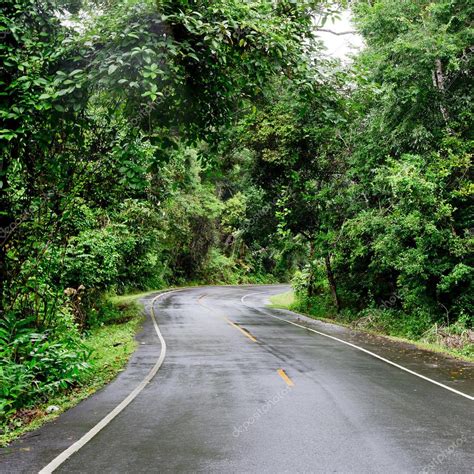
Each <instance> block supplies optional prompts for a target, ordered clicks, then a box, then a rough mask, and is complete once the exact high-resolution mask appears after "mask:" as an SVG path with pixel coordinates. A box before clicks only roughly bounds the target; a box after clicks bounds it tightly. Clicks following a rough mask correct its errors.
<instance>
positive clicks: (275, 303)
mask: <svg viewBox="0 0 474 474" xmlns="http://www.w3.org/2000/svg"><path fill="white" fill-rule="evenodd" d="M270 302H271V303H272V304H271V305H270V307H271V308H281V309H290V310H291V309H292V308H293V306H294V304H295V294H294V292H293V291H291V290H290V291H287V292H286V293H281V294H279V295H273V296H271V297H270Z"/></svg>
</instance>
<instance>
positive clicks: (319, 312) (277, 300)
mask: <svg viewBox="0 0 474 474" xmlns="http://www.w3.org/2000/svg"><path fill="white" fill-rule="evenodd" d="M270 303H271V304H270V305H269V306H270V307H271V308H279V309H287V310H289V311H293V312H295V313H299V314H302V315H304V316H307V317H309V318H312V319H315V320H321V321H324V322H328V323H331V324H337V325H339V326H344V327H347V328H351V329H352V328H353V325H352V324H350V323H349V322H348V321H341V320H338V319H337V318H336V316H335V315H332V314H329V316H328V315H327V312H326V315H323V314H324V311H323V309H324V305H321V306H320V307H318V306H316V307H315V308H314V313H311V312H307V311H304V309H302V308H301V305H300V304H299V303H298V301H297V298H296V297H295V294H294V292H293V291H288V292H286V293H281V294H278V295H273V296H271V297H270ZM356 330H357V331H359V332H362V333H364V332H365V333H367V334H374V335H377V336H384V337H386V338H388V339H390V340H392V341H396V342H404V343H409V344H413V345H415V346H416V347H419V348H420V349H424V350H428V351H431V352H437V353H439V354H443V355H447V356H450V357H454V358H456V359H460V360H463V361H467V362H474V356H473V355H471V354H469V353H466V352H462V351H459V350H457V349H451V348H448V347H446V346H444V345H441V344H436V343H432V342H427V341H423V340H414V339H409V338H406V337H400V336H399V335H393V334H390V333H389V332H386V331H385V332H384V331H376V330H373V329H369V328H356Z"/></svg>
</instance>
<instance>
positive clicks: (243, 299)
mask: <svg viewBox="0 0 474 474" xmlns="http://www.w3.org/2000/svg"><path fill="white" fill-rule="evenodd" d="M256 294H259V293H249V294H248V295H245V296H242V298H241V299H240V301H241V302H242V303H243V305H244V306H247V307H248V308H252V309H256V310H257V311H261V312H262V313H264V314H266V315H268V316H270V317H272V318H275V319H279V320H280V321H284V322H285V323H288V324H292V325H293V326H297V327H299V328H302V329H306V330H307V331H311V332H314V333H316V334H319V335H320V336H324V337H328V338H329V339H333V340H334V341H338V342H341V343H342V344H346V345H347V346H350V347H353V348H354V349H357V350H359V351H362V352H365V353H366V354H369V355H371V356H372V357H375V358H376V359H379V360H381V361H383V362H386V363H387V364H390V365H393V366H394V367H397V368H398V369H400V370H404V371H405V372H408V373H409V374H412V375H415V376H416V377H419V378H420V379H423V380H426V381H427V382H431V383H433V384H435V385H438V387H442V388H444V389H446V390H449V391H450V392H453V393H456V394H457V395H461V397H464V398H467V399H468V400H474V397H473V396H471V395H468V394H467V393H463V392H460V391H459V390H456V389H454V388H451V387H448V386H447V385H444V384H442V383H441V382H437V381H436V380H433V379H430V378H429V377H425V376H424V375H421V374H419V373H418V372H414V371H413V370H410V369H407V368H406V367H403V365H399V364H397V363H396V362H392V361H391V360H389V359H386V358H385V357H382V356H379V355H378V354H375V353H374V352H371V351H369V350H367V349H364V348H363V347H360V346H357V345H355V344H352V343H351V342H347V341H344V340H343V339H339V338H338V337H335V336H331V335H329V334H326V333H324V332H321V331H317V330H316V329H312V328H308V327H306V326H303V325H302V324H298V323H294V322H293V321H288V320H287V319H284V318H279V317H278V316H275V315H274V314H271V313H269V312H268V311H265V310H263V309H261V308H256V307H255V306H249V305H248V304H246V303H245V298H247V296H251V295H256ZM289 312H290V313H293V312H292V311H289ZM293 314H297V313H293Z"/></svg>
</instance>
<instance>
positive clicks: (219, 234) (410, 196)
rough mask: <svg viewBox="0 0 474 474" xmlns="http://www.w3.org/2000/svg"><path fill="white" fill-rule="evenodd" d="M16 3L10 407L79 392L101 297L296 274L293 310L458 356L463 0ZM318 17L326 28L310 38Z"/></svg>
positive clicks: (4, 207) (3, 257) (466, 99)
mask: <svg viewBox="0 0 474 474" xmlns="http://www.w3.org/2000/svg"><path fill="white" fill-rule="evenodd" d="M346 6H347V5H344V4H342V3H340V2H331V1H328V2H323V1H314V2H292V1H290V0H279V1H275V2H270V1H266V0H258V1H257V0H255V1H249V2H241V1H238V0H218V1H211V0H196V1H187V0H162V1H157V2H155V1H147V0H133V1H123V2H122V1H119V2H117V1H114V2H108V1H106V0H105V1H92V0H91V1H87V0H84V1H81V0H68V1H60V0H41V1H38V0H10V1H6V2H3V3H2V12H1V13H0V34H1V35H2V42H1V44H0V57H1V63H2V65H1V69H0V76H1V77H0V84H1V88H2V90H1V95H2V102H1V105H0V114H1V118H2V122H3V124H2V127H1V130H0V147H1V153H2V165H1V169H0V192H1V194H0V202H1V206H0V230H1V234H0V311H1V319H0V343H1V347H0V361H1V365H0V387H1V388H0V412H1V414H2V416H3V417H8V416H9V415H12V414H13V413H14V412H15V411H16V410H17V409H18V408H20V407H22V406H25V405H26V406H27V405H29V404H31V403H34V402H35V401H36V402H37V401H38V400H41V399H44V398H46V397H48V396H50V395H51V394H54V393H57V392H58V391H61V390H64V389H66V388H68V387H71V386H74V385H76V384H78V383H80V382H81V381H82V380H84V377H85V374H86V373H87V371H88V370H89V364H88V361H89V359H90V351H89V350H88V349H87V346H86V345H84V335H87V333H88V332H89V331H92V330H93V329H94V328H95V327H97V326H98V325H101V324H103V323H106V322H107V320H108V319H110V318H112V317H114V312H113V311H111V309H110V307H109V305H108V303H107V301H106V296H107V295H108V294H110V293H113V292H115V293H123V292H126V291H130V290H135V289H136V290H138V289H151V288H159V287H165V286H169V285H179V284H187V283H190V282H212V283H219V282H232V283H240V282H264V281H288V280H290V279H293V282H294V286H295V289H296V292H297V296H298V302H299V305H300V307H301V308H302V309H303V310H306V311H309V312H313V313H315V314H320V315H326V316H328V315H329V316H331V315H332V316H333V317H336V318H340V319H343V320H346V321H358V322H360V321H363V322H365V323H366V325H368V326H370V327H375V328H378V329H381V330H384V331H387V332H390V333H393V334H398V335H405V336H409V337H412V338H418V337H421V336H422V335H423V334H427V331H428V332H429V331H430V330H431V331H432V330H433V328H439V327H440V326H441V327H444V328H448V329H446V331H450V332H451V333H453V332H454V333H458V334H459V335H460V336H459V337H460V339H462V338H464V339H466V338H469V337H470V336H471V334H472V333H471V332H469V330H470V329H471V328H472V326H473V321H472V314H473V302H472V295H473V291H472V278H473V274H472V259H471V258H470V257H471V253H470V252H471V250H472V247H471V246H472V229H473V226H474V224H473V220H472V219H473V216H472V212H471V211H472V208H471V207H470V206H469V203H470V201H469V200H470V199H471V197H472V182H471V181H470V174H469V172H470V157H471V153H472V143H473V142H472V135H471V130H472V114H473V109H472V102H471V94H470V91H471V88H472V49H471V45H472V44H473V38H472V36H473V30H472V26H471V24H470V18H471V16H472V13H473V7H472V5H471V3H470V2H468V1H467V0H435V1H428V0H417V1H411V2H405V1H393V0H371V1H369V0H358V1H354V2H351V4H350V7H351V8H352V11H353V14H354V18H355V22H356V25H357V28H358V30H359V31H360V33H361V34H362V35H363V37H364V39H365V42H366V47H365V49H364V50H363V51H362V53H360V54H359V55H358V56H357V57H355V58H354V61H353V62H352V63H351V64H350V65H343V64H340V63H339V62H337V61H335V60H329V59H324V58H325V56H324V55H323V54H322V52H321V48H322V46H321V44H320V42H318V41H317V39H316V38H315V32H316V30H317V27H318V25H317V24H316V23H318V24H319V25H322V24H323V23H324V21H325V20H326V19H327V18H328V17H330V16H331V15H332V14H333V13H334V12H337V11H338V10H339V9H341V8H343V7H346ZM316 19H317V21H316Z"/></svg>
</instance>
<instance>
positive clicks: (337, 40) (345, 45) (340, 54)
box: [318, 10, 364, 61]
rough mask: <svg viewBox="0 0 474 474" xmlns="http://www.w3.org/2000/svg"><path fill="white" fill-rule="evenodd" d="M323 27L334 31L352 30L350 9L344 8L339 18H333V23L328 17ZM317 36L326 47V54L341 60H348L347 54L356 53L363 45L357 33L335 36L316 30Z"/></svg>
mask: <svg viewBox="0 0 474 474" xmlns="http://www.w3.org/2000/svg"><path fill="white" fill-rule="evenodd" d="M324 28H325V29H328V30H331V31H335V32H341V31H352V30H354V29H355V28H354V25H353V24H352V23H351V13H350V11H347V10H346V11H344V12H342V14H341V19H340V20H335V22H334V23H332V21H331V19H328V21H327V22H326V24H325V25H324ZM318 36H319V37H320V38H321V39H322V40H323V42H324V44H325V46H326V48H327V54H328V55H329V56H332V57H336V58H339V59H341V60H342V61H348V60H349V54H351V53H356V52H357V51H358V50H359V49H361V48H362V47H363V45H364V42H363V40H362V37H361V36H360V35H358V34H350V35H342V36H337V35H333V34H331V33H326V32H324V31H320V32H318Z"/></svg>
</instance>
